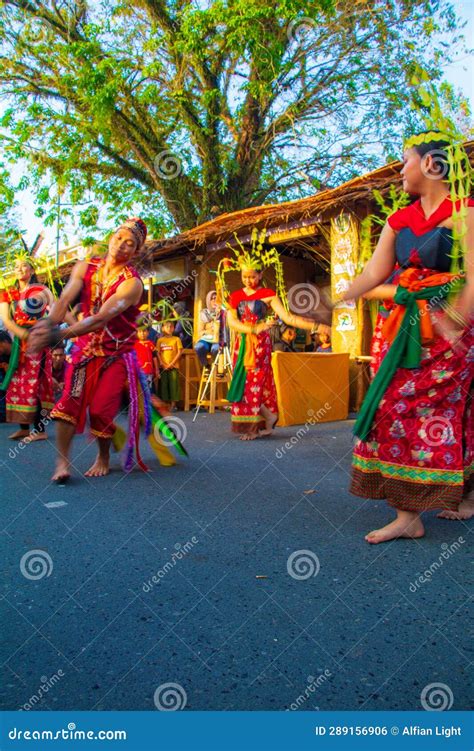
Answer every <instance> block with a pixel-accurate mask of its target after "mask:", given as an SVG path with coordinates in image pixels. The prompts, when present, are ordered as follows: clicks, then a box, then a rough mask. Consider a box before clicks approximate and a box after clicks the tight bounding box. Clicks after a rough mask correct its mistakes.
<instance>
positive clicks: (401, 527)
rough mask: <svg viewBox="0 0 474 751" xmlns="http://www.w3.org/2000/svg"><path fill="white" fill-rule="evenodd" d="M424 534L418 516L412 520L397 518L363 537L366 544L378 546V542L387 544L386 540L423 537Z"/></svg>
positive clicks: (402, 517) (403, 517)
mask: <svg viewBox="0 0 474 751" xmlns="http://www.w3.org/2000/svg"><path fill="white" fill-rule="evenodd" d="M424 534H425V528H424V526H423V522H422V521H421V519H420V517H419V516H415V517H414V518H411V515H410V517H405V516H399V517H397V518H396V519H395V520H394V521H393V522H390V524H387V525H386V526H385V527H382V528H381V529H374V530H373V532H369V534H368V535H366V536H365V539H366V540H367V542H370V543H372V544H373V545H378V543H379V542H388V540H395V539H396V538H397V537H411V538H417V537H423V536H424Z"/></svg>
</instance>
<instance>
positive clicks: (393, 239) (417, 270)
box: [344, 132, 474, 544]
mask: <svg viewBox="0 0 474 751" xmlns="http://www.w3.org/2000/svg"><path fill="white" fill-rule="evenodd" d="M451 148H452V146H451V145H450V143H449V142H448V141H447V140H446V139H445V138H444V139H443V138H440V134H436V133H433V132H430V133H428V134H420V136H418V137H415V138H414V139H413V141H411V142H409V144H408V147H407V148H405V152H404V158H403V162H404V166H403V169H402V177H403V188H404V190H405V191H407V192H408V193H411V194H412V195H417V196H419V198H418V200H416V201H415V202H414V203H413V204H411V205H410V206H407V207H405V208H403V209H401V210H399V211H397V212H396V213H395V214H393V215H392V216H391V217H389V219H388V222H387V224H386V225H385V227H384V229H383V231H382V234H381V237H380V240H379V242H378V245H377V248H376V249H375V252H374V255H373V257H372V259H371V260H370V261H369V263H368V264H367V265H366V267H365V268H364V271H363V272H362V274H361V275H360V276H359V277H358V278H357V279H356V280H355V281H354V283H353V284H352V285H351V287H350V288H349V290H347V292H346V293H345V294H344V298H345V299H354V298H357V297H360V296H362V295H365V294H366V293H367V292H369V291H370V290H371V289H374V288H376V287H377V285H379V284H381V283H382V282H383V280H385V279H387V278H389V276H390V274H391V273H392V272H393V269H394V268H395V265H396V263H398V265H399V266H400V274H399V276H398V280H397V281H398V286H397V287H396V288H395V289H394V293H395V294H394V295H393V294H392V296H393V303H394V306H393V310H392V312H391V314H390V316H389V317H388V320H387V323H386V325H385V326H384V330H383V338H382V344H383V346H384V350H385V351H384V352H382V355H383V357H382V358H381V360H380V362H379V363H378V369H377V373H376V376H375V378H374V380H373V382H372V384H371V386H370V389H369V391H368V393H367V396H366V399H365V401H364V404H363V405H362V408H361V412H360V414H359V418H358V420H357V422H356V426H355V431H354V432H355V434H356V436H357V437H358V438H359V440H358V442H357V443H356V446H355V449H354V454H353V476H352V484H351V491H352V492H353V493H354V494H355V495H359V496H362V497H364V498H376V499H380V498H384V499H386V500H387V502H388V503H389V505H391V506H392V507H393V508H394V509H395V510H396V514H397V516H396V519H395V520H394V521H392V522H391V523H389V524H387V525H386V526H385V527H383V528H381V529H376V530H374V531H372V532H370V533H369V534H368V535H367V536H366V538H365V539H366V540H367V542H369V543H376V544H377V543H380V542H385V541H387V540H392V539H394V538H397V537H409V538H418V537H422V536H423V535H424V526H423V523H422V520H421V513H422V512H423V511H426V510H430V509H443V513H442V514H441V516H443V517H444V518H467V517H468V516H470V515H472V506H471V504H470V501H469V498H468V495H469V491H470V483H471V481H472V477H473V473H474V441H473V422H472V414H471V397H472V382H473V378H474V328H473V319H472V314H473V311H474V202H472V201H471V200H469V199H467V198H463V199H460V200H456V199H454V200H452V193H450V188H449V184H448V182H447V170H448V169H449V165H450V163H452V160H451V159H450V158H449V149H451ZM443 155H444V156H443ZM440 157H441V165H440ZM466 160H467V157H466ZM464 171H465V172H466V168H465V170H464ZM458 174H459V173H458ZM467 174H469V169H468V168H467ZM464 195H465V193H464ZM461 225H462V226H461ZM453 238H454V239H453ZM455 241H456V242H457V243H458V245H457V247H458V248H459V247H460V249H461V250H462V252H463V256H464V268H465V275H464V274H462V275H460V274H459V272H458V270H457V269H456V267H454V268H453V266H452V260H453V256H455V255H456V253H455V246H454V242H455ZM453 248H454V250H453ZM459 283H464V286H463V287H462V290H461V291H459V287H458V285H459ZM453 290H458V291H457V292H455V294H454V297H453V295H452V293H453ZM389 292H390V289H389V287H387V288H385V289H384V294H383V297H384V298H385V299H387V297H388V296H389ZM448 295H449V296H450V298H449V299H450V301H449V302H448ZM384 342H385V343H386V342H388V343H389V345H390V346H387V347H385V344H384Z"/></svg>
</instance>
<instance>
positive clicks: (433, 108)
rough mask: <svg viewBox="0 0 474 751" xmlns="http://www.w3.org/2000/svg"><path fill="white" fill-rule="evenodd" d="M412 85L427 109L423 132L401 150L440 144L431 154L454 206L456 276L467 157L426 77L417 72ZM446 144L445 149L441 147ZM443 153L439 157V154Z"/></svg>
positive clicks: (467, 188)
mask: <svg viewBox="0 0 474 751" xmlns="http://www.w3.org/2000/svg"><path fill="white" fill-rule="evenodd" d="M411 83H412V85H413V86H415V87H416V91H417V94H418V97H419V98H420V100H421V103H422V105H423V106H424V107H425V108H426V109H427V114H426V115H425V116H424V118H423V119H424V121H425V126H426V129H427V130H426V132H425V133H420V134H417V135H413V136H410V137H409V138H407V139H406V141H405V143H404V149H410V148H413V147H414V146H420V145H421V144H429V143H436V142H442V144H443V145H442V147H439V148H438V150H436V149H435V150H434V151H433V154H432V156H433V160H434V161H435V163H437V164H438V165H439V166H441V167H444V169H441V173H440V175H441V179H443V180H445V182H447V184H448V187H449V197H450V199H451V201H452V202H453V214H452V217H453V249H452V253H451V271H452V272H453V273H459V272H460V270H461V266H460V259H461V256H462V254H463V250H464V240H465V237H466V234H467V210H468V202H467V199H468V198H469V197H470V195H471V190H472V184H473V171H472V167H471V163H470V161H469V157H468V155H467V153H466V150H465V149H464V140H465V136H464V135H463V134H462V133H460V131H459V129H458V127H457V126H456V124H455V123H454V122H453V120H451V118H449V117H448V116H447V115H445V114H444V112H443V111H442V108H441V104H440V101H439V97H438V94H437V91H436V89H435V87H434V86H433V84H431V83H430V79H429V76H428V73H427V72H426V71H425V70H423V69H421V68H419V69H418V74H417V75H415V76H413V78H412V81H411ZM445 143H446V145H444V144H445ZM440 152H442V153H440ZM441 157H444V160H443V161H444V164H442V165H440V161H441V160H440V158H441Z"/></svg>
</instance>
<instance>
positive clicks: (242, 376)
mask: <svg viewBox="0 0 474 751" xmlns="http://www.w3.org/2000/svg"><path fill="white" fill-rule="evenodd" d="M240 336H241V338H240V348H239V356H238V357H237V362H236V364H235V368H234V373H233V375H232V381H231V384H230V386H229V391H228V394H227V401H228V402H241V401H242V397H243V395H244V390H245V382H246V380H247V371H246V370H245V367H244V358H245V341H246V335H245V334H241V335H240Z"/></svg>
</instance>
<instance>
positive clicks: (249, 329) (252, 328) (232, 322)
mask: <svg viewBox="0 0 474 751" xmlns="http://www.w3.org/2000/svg"><path fill="white" fill-rule="evenodd" d="M227 323H228V325H229V328H231V329H233V330H234V331H238V332H239V334H260V333H261V332H262V331H267V330H268V329H271V328H272V326H275V325H276V321H268V322H267V321H261V322H260V323H256V324H251V323H242V321H239V319H238V317H237V312H236V311H235V310H234V309H233V308H228V309H227Z"/></svg>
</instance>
